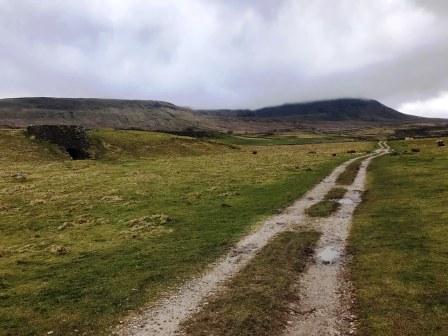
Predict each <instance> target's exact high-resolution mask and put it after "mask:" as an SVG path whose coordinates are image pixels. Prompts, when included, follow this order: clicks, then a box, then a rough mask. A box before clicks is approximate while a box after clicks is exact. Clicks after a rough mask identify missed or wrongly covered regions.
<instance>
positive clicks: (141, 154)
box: [0, 130, 373, 335]
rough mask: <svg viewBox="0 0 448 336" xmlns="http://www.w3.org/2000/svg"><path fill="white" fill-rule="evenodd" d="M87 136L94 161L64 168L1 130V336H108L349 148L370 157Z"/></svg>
mask: <svg viewBox="0 0 448 336" xmlns="http://www.w3.org/2000/svg"><path fill="white" fill-rule="evenodd" d="M92 136H93V137H96V141H97V142H96V144H97V145H98V143H99V144H100V145H98V146H100V147H98V148H100V149H101V146H102V148H103V152H101V153H100V155H99V158H100V159H99V160H86V161H72V160H70V159H69V157H68V156H67V155H66V154H65V153H62V152H61V151H60V150H58V149H57V148H55V147H53V146H49V145H46V144H41V143H38V142H35V141H30V140H28V139H26V138H25V137H24V136H23V134H22V133H21V132H20V131H12V130H0V152H1V153H2V155H1V156H0V335H36V334H45V333H46V332H48V331H54V334H55V335H72V334H77V332H75V330H78V331H79V333H81V334H82V333H86V334H109V332H108V327H109V326H111V325H112V326H113V325H114V324H116V323H117V321H118V320H119V319H121V318H123V316H125V315H127V314H128V312H129V311H131V310H135V309H137V308H138V307H140V306H141V305H143V304H146V303H150V302H154V301H155V300H157V299H159V298H160V297H161V295H162V294H163V293H164V292H166V291H167V290H169V289H171V288H175V287H176V286H178V285H179V284H180V283H181V282H182V281H184V280H186V279H189V278H190V277H191V276H193V275H195V274H198V272H201V271H202V270H203V269H204V267H205V266H206V265H207V264H209V263H210V262H212V261H214V260H216V259H217V258H218V257H219V256H220V255H222V254H223V253H225V252H227V251H228V249H229V248H230V247H231V246H232V244H234V243H235V242H236V241H237V240H238V239H239V238H240V237H241V236H242V235H244V234H245V233H247V232H248V231H249V230H251V228H253V226H254V225H256V223H257V222H259V221H260V220H261V219H263V218H265V217H266V216H268V215H270V214H272V213H274V212H276V211H277V210H278V209H279V208H282V207H284V206H286V205H288V204H289V203H291V202H292V201H293V200H295V199H296V198H298V197H300V196H301V195H303V194H304V193H305V192H306V191H307V190H308V189H309V188H310V187H311V186H313V185H314V184H316V183H317V182H318V181H319V180H321V179H322V177H324V176H326V175H327V174H328V173H329V172H330V171H331V170H332V169H333V168H334V167H335V166H336V165H338V164H339V163H341V162H342V161H343V160H346V159H347V158H349V157H350V156H349V155H347V154H344V153H346V151H347V150H348V149H352V148H354V149H356V150H357V151H365V150H370V149H371V148H372V147H373V144H370V143H347V144H345V143H343V144H320V145H303V146H274V147H269V148H267V147H263V146H260V147H254V146H251V147H250V148H247V147H244V146H242V147H241V149H232V148H230V147H229V146H223V145H220V144H213V143H210V142H203V141H199V140H195V139H191V138H186V137H175V136H170V135H164V134H157V133H147V132H136V131H110V130H100V131H94V132H93V134H92ZM133 141H135V145H134V142H133ZM142 147H145V149H142ZM253 148H256V149H257V153H258V154H257V155H253V154H252V151H253ZM310 151H317V152H319V154H320V155H313V154H308V153H309V152H310ZM332 153H339V154H340V155H339V154H338V156H337V157H333V156H332ZM19 173H20V174H19ZM23 176H24V178H23ZM19 177H20V178H19Z"/></svg>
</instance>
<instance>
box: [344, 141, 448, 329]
mask: <svg viewBox="0 0 448 336" xmlns="http://www.w3.org/2000/svg"><path fill="white" fill-rule="evenodd" d="M390 145H392V148H393V149H395V150H396V151H397V153H398V154H397V155H393V156H391V155H388V156H384V157H381V158H378V159H375V160H374V161H373V162H372V164H371V166H370V168H369V175H368V192H367V194H366V195H365V200H364V202H363V203H362V204H361V205H360V206H359V207H358V209H357V210H356V213H355V217H354V222H353V229H352V233H351V239H350V246H351V247H350V250H351V252H352V254H353V255H354V259H353V263H352V266H351V271H352V276H353V281H354V285H355V287H356V291H357V297H358V308H357V309H358V314H359V318H360V325H359V334H360V335H365V336H370V335H375V336H381V335H384V336H386V335H388V336H394V335H397V336H398V335H400V336H403V335H406V336H407V335H415V336H417V335H448V245H447V241H448V226H447V223H448V212H447V211H446V209H447V207H446V200H447V199H448V171H447V169H446V168H447V167H448V149H447V148H446V147H440V148H439V147H437V145H436V143H435V140H434V139H429V140H412V141H400V142H390ZM411 148H419V149H420V150H421V151H420V153H412V152H410V150H411Z"/></svg>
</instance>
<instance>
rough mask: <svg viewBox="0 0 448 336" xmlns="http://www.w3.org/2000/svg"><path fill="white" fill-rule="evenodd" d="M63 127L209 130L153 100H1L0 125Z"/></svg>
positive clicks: (185, 112) (180, 110)
mask: <svg viewBox="0 0 448 336" xmlns="http://www.w3.org/2000/svg"><path fill="white" fill-rule="evenodd" d="M42 124H63V125H73V124H75V125H82V126H85V127H88V128H118V129H147V130H162V131H163V130H166V131H180V130H184V129H186V128H201V129H202V128H209V126H208V125H207V122H205V121H204V118H203V117H201V116H199V115H197V114H195V113H193V111H191V110H190V109H187V108H182V107H179V106H176V105H174V104H170V103H167V102H161V101H152V100H118V99H90V98H11V99H0V126H10V127H25V126H29V125H42Z"/></svg>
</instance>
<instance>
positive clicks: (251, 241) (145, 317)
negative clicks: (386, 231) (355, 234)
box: [114, 145, 386, 336]
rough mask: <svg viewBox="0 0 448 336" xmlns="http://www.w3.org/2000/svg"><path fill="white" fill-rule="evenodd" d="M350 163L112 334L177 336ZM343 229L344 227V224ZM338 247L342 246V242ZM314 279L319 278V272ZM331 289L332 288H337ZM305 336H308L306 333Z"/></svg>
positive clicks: (356, 196) (299, 219)
mask: <svg viewBox="0 0 448 336" xmlns="http://www.w3.org/2000/svg"><path fill="white" fill-rule="evenodd" d="M381 146H382V145H381ZM379 151H380V152H378V153H377V154H374V155H381V154H382V153H383V152H384V151H386V149H380V150H379ZM367 157H368V158H367V159H366V160H367V161H365V162H364V163H363V167H362V168H361V170H360V173H359V174H358V177H357V179H356V181H355V183H354V185H353V186H352V188H351V190H350V191H349V192H348V193H347V195H346V198H345V199H347V200H349V199H352V200H353V202H354V204H357V202H359V200H360V193H359V192H357V191H356V190H358V188H362V187H363V184H364V175H365V169H366V166H367V164H368V162H369V160H370V159H369V158H370V157H372V155H370V156H367ZM353 160H354V159H353ZM353 160H349V161H347V162H345V163H343V164H342V165H340V166H339V167H337V168H336V169H335V170H334V171H333V172H332V173H331V174H330V175H329V176H328V177H326V178H325V179H324V180H323V181H322V182H320V183H319V184H317V185H316V186H315V187H314V188H313V189H311V190H310V191H309V192H307V193H306V194H305V195H304V196H303V197H302V198H300V199H299V200H297V201H296V202H295V203H294V204H293V205H291V206H290V207H288V208H287V209H286V210H285V211H284V212H283V213H281V214H279V215H275V216H273V217H271V218H269V219H268V220H266V221H265V222H264V223H262V224H261V225H260V226H259V227H258V228H257V230H256V231H254V232H252V233H251V234H249V235H248V236H246V237H244V238H243V239H242V240H241V241H240V242H239V243H238V244H237V245H236V246H235V247H234V248H233V249H232V251H230V253H229V254H228V255H226V256H225V257H223V258H222V259H220V260H219V261H218V262H217V263H215V264H213V265H211V267H210V268H209V269H208V270H207V271H206V272H205V273H204V274H203V275H202V276H201V277H199V278H196V279H193V280H191V281H189V282H187V283H185V284H184V285H183V286H182V287H181V288H180V289H179V290H178V291H177V292H174V293H171V294H170V295H169V296H167V297H165V298H164V299H163V300H161V301H160V302H159V303H158V304H156V305H154V306H152V307H149V308H147V309H146V310H144V311H143V312H141V313H140V314H139V315H137V316H133V317H131V318H130V319H129V320H128V321H126V322H125V323H124V324H123V325H121V326H118V327H117V328H116V330H115V331H114V334H118V335H138V336H148V335H158V336H171V335H178V334H179V330H178V328H179V325H180V323H181V322H182V321H184V320H186V319H188V317H190V316H191V315H192V314H193V313H194V312H195V311H197V310H198V309H199V308H200V307H201V303H202V302H204V301H205V299H206V298H207V297H209V296H210V295H212V294H213V293H214V292H215V291H216V290H217V289H219V288H220V286H222V284H223V282H225V281H226V280H227V279H228V278H230V277H231V276H233V275H234V274H236V273H237V272H238V271H239V270H240V269H241V268H242V267H244V266H245V265H246V264H247V263H248V262H249V261H250V260H251V259H252V258H253V257H254V256H255V255H256V253H257V252H258V251H259V250H260V249H261V248H263V247H264V246H265V245H266V244H267V243H268V242H269V240H270V239H271V238H272V237H273V236H275V235H276V234H278V233H279V232H281V231H284V230H286V229H289V228H291V227H292V226H297V223H305V222H308V219H307V217H306V216H305V215H304V211H305V209H306V208H308V207H309V206H311V205H313V204H315V203H317V202H319V201H320V200H322V198H323V197H324V196H325V195H326V193H327V192H328V191H329V190H330V189H331V188H332V187H334V185H335V181H336V178H337V177H338V176H339V174H340V173H341V172H342V171H344V169H345V168H346V166H347V165H348V164H350V163H351V162H352V161H353ZM352 189H353V190H352ZM355 189H356V190H355ZM351 207H352V205H350V204H346V205H343V206H342V210H341V212H338V214H339V215H341V216H348V217H347V218H346V220H347V221H348V222H349V221H350V216H351V212H352V210H351V211H350V210H349V209H350V208H351ZM353 209H354V207H353ZM344 214H345V215H344ZM344 218H345V217H344ZM341 220H342V217H341ZM346 226H347V227H348V224H347V225H346ZM319 227H322V229H324V230H325V228H327V227H329V225H326V226H325V225H319ZM346 230H347V228H346V229H341V232H340V234H339V235H340V236H341V237H345V236H346V232H345V231H346ZM331 236H332V235H331V234H330V235H329V234H326V233H325V232H324V234H323V237H322V239H321V241H320V242H319V247H324V246H325V244H324V243H323V242H324V241H327V240H328V239H330V240H331ZM330 240H329V241H330ZM338 246H339V245H338ZM340 246H342V247H343V246H345V243H344V244H343V245H340ZM341 264H342V263H337V264H336V265H341ZM316 265H317V264H316ZM336 268H338V269H339V267H338V266H336V267H329V268H328V269H329V270H332V271H330V272H332V273H334V274H335V276H336V275H337V274H339V271H338V270H337V269H336ZM333 269H334V270H333ZM310 271H311V272H313V267H310V268H309V269H308V272H307V274H308V273H310ZM326 272H327V271H326ZM324 273H325V272H324ZM310 276H311V278H308V279H309V281H311V282H312V279H313V278H312V277H313V274H311V273H310ZM316 276H319V272H318V273H317V274H316ZM335 276H330V278H331V279H333V280H331V279H330V278H329V282H330V283H331V282H332V281H338V279H337V277H335ZM307 281H308V280H307V279H305V278H304V283H303V285H305V286H306V288H307V289H306V290H305V292H308V291H314V290H319V288H314V287H313V286H310V285H309V284H308V285H307ZM333 287H334V288H336V287H337V286H333ZM332 291H333V290H332ZM310 303H312V302H310ZM307 306H308V305H307ZM303 316H305V315H303ZM299 323H301V321H300V320H297V321H294V326H296V325H297V326H298V325H299ZM294 332H295V331H294V329H293V328H291V333H290V334H289V335H296V334H294ZM297 335H302V334H297ZM307 335H311V334H309V333H307ZM312 335H317V334H312ZM319 335H325V334H319ZM331 335H332V334H331Z"/></svg>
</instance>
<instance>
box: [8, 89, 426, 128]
mask: <svg viewBox="0 0 448 336" xmlns="http://www.w3.org/2000/svg"><path fill="white" fill-rule="evenodd" d="M425 122H426V123H428V122H429V123H431V122H434V120H431V119H425V118H420V117H415V116H411V115H406V114H403V113H400V112H398V111H396V110H394V109H392V108H390V107H387V106H385V105H383V104H381V103H380V102H378V101H375V100H366V99H336V100H326V101H316V102H308V103H297V104H285V105H280V106H273V107H265V108H261V109H256V110H192V109H189V108H185V107H179V106H176V105H174V104H171V103H167V102H161V101H152V100H118V99H87V98H12V99H2V100H0V126H8V127H25V126H28V125H39V124H65V125H73V124H76V125H82V126H85V127H87V128H116V129H140V130H152V131H166V132H180V133H182V132H185V131H186V130H188V131H191V130H194V131H204V130H205V131H211V130H212V131H213V130H215V131H228V130H232V131H236V132H255V133H256V132H270V131H278V130H281V131H288V130H297V129H307V128H320V129H331V128H334V129H349V128H359V127H366V126H375V125H389V124H393V125H397V124H400V125H401V124H410V123H425Z"/></svg>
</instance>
